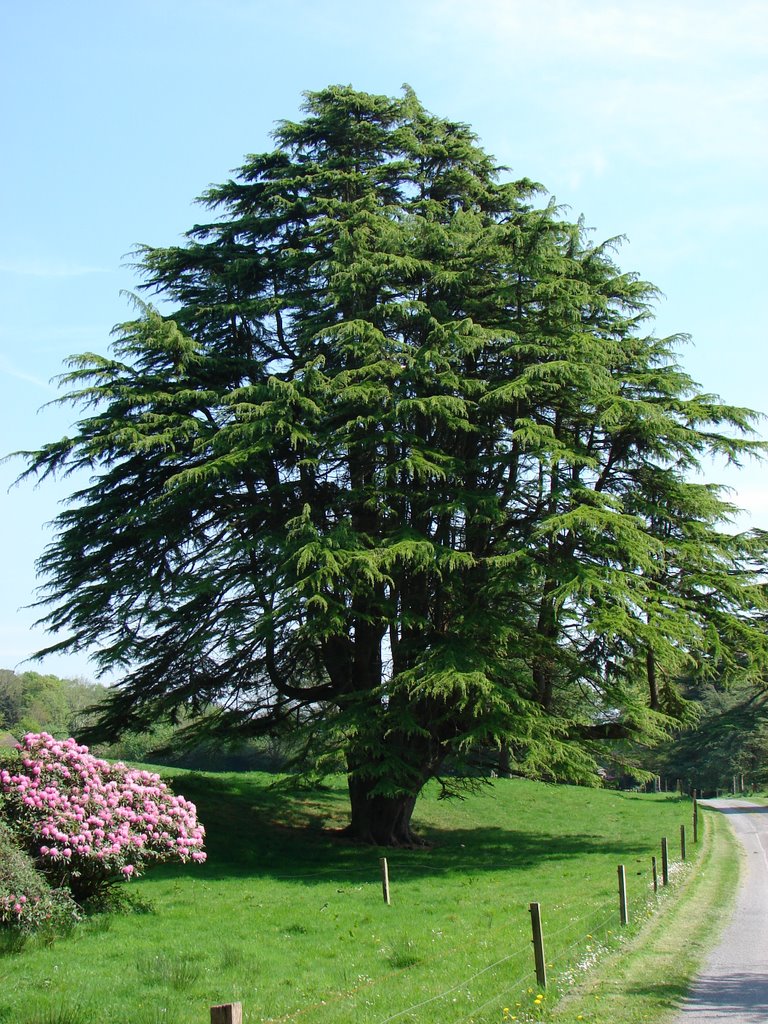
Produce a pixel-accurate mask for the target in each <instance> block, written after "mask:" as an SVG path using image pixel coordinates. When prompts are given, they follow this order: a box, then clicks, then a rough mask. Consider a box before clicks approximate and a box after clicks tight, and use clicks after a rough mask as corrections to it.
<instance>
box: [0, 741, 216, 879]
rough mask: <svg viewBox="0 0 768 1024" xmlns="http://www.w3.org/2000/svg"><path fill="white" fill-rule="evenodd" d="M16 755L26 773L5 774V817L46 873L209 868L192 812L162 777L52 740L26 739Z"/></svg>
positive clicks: (1, 789) (131, 873)
mask: <svg viewBox="0 0 768 1024" xmlns="http://www.w3.org/2000/svg"><path fill="white" fill-rule="evenodd" d="M17 749H18V750H19V753H20V757H21V764H22V769H20V770H18V771H15V772H14V771H8V770H7V769H2V770H0V794H3V796H4V797H5V805H6V810H5V812H4V813H6V814H7V815H8V816H9V817H10V818H11V819H12V820H13V822H14V824H15V826H16V828H17V829H19V828H21V830H22V832H23V833H24V836H25V840H26V841H27V843H28V845H29V847H30V851H31V852H33V853H34V854H35V855H36V856H37V857H38V858H39V860H40V863H41V866H42V867H43V868H44V869H45V867H46V865H48V866H49V868H53V867H54V865H55V866H57V867H58V868H60V869H61V870H60V872H58V873H59V874H60V875H61V877H62V879H65V878H67V877H74V878H77V877H82V876H86V877H91V878H95V877H101V878H109V877H120V876H122V877H124V878H131V877H136V876H137V875H138V874H140V873H141V871H142V870H143V869H144V867H146V866H147V865H148V864H152V863H155V864H156V863H160V862H163V861H169V860H181V861H189V860H192V861H204V860H205V857H206V855H205V853H203V840H204V836H205V830H204V829H203V827H202V825H199V824H198V822H197V817H196V810H195V806H194V804H192V803H190V802H189V801H188V800H185V799H184V797H181V796H174V795H173V794H172V793H171V791H170V790H169V789H168V787H167V786H166V785H165V783H163V782H162V781H161V780H160V777H159V776H158V775H155V774H153V773H152V772H147V771H139V770H138V769H133V768H128V767H127V766H126V765H124V764H122V763H120V762H118V763H116V764H110V763H109V762H108V761H103V760H101V759H99V758H97V757H93V756H92V755H91V754H89V753H88V748H87V747H84V746H80V745H78V743H77V742H76V741H75V740H73V739H69V740H55V739H54V738H53V737H52V736H49V735H48V733H39V734H37V733H28V734H27V735H26V736H25V737H24V739H23V741H22V742H21V743H20V744H18V746H17ZM47 873H48V874H51V873H53V874H57V872H56V871H53V872H50V871H47Z"/></svg>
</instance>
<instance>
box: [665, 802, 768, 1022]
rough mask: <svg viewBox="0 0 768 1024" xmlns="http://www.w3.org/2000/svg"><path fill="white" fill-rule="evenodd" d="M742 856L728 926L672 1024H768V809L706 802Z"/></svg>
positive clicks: (749, 804) (738, 803) (740, 803)
mask: <svg viewBox="0 0 768 1024" xmlns="http://www.w3.org/2000/svg"><path fill="white" fill-rule="evenodd" d="M706 803H707V804H708V805H709V806H710V807H714V808H716V809H717V810H719V811H722V813H723V814H727V815H728V818H729V821H730V824H731V825H732V826H733V830H734V832H735V833H736V836H737V838H738V839H739V841H740V842H741V844H742V846H743V847H744V850H745V852H746V858H745V864H744V871H743V875H742V879H741V885H740V888H739V894H738V897H737V900H736V907H735V909H734V912H733V917H732V919H731V922H730V924H729V925H728V927H727V928H726V930H725V932H724V933H723V936H722V939H721V940H720V942H719V943H718V945H717V947H716V948H715V949H714V950H713V951H712V952H711V953H710V955H709V958H708V959H707V962H706V963H705V964H704V967H703V969H702V971H701V974H700V975H699V976H698V978H697V979H696V982H695V984H694V986H693V990H692V991H691V994H690V995H689V996H688V998H687V999H686V1001H685V1003H684V1005H683V1007H682V1010H681V1011H680V1013H679V1015H678V1016H677V1017H676V1018H675V1024H722V1022H723V1021H729V1022H730V1024H766V1022H767V1021H768V807H762V806H760V805H758V804H752V803H750V802H749V801H748V800H708V801H706Z"/></svg>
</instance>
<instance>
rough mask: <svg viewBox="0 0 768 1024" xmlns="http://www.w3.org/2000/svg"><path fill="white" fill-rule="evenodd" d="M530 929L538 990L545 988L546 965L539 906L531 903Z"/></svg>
mask: <svg viewBox="0 0 768 1024" xmlns="http://www.w3.org/2000/svg"><path fill="white" fill-rule="evenodd" d="M529 910H530V913H531V929H532V931H533V959H534V963H535V964H536V981H537V982H538V984H539V987H540V988H543V989H544V988H546V987H547V963H546V960H545V959H544V935H543V932H542V929H541V904H540V903H531V905H530V907H529Z"/></svg>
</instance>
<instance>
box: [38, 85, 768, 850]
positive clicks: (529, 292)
mask: <svg viewBox="0 0 768 1024" xmlns="http://www.w3.org/2000/svg"><path fill="white" fill-rule="evenodd" d="M304 110H305V117H304V119H303V120H302V121H300V122H297V123H293V122H282V123H280V125H279V127H278V128H277V130H276V132H275V141H276V149H275V150H274V151H273V152H271V153H265V154H260V155H255V156H250V157H249V158H248V159H247V161H246V163H245V164H244V166H243V167H242V168H241V169H240V171H239V173H238V175H237V177H236V178H235V179H234V180H230V181H228V182H226V183H225V184H223V185H220V186H217V187H214V188H211V189H209V190H208V191H207V192H206V193H205V194H204V196H203V197H202V203H203V205H204V207H205V208H206V209H207V210H209V211H211V213H212V215H214V219H212V220H211V221H210V222H208V223H204V224H200V225H197V226H195V227H194V228H193V229H192V230H191V231H190V232H189V233H188V235H187V240H186V243H185V244H184V245H181V246H174V247H170V248H154V247H142V248H141V249H140V250H139V254H138V259H139V267H140V269H141V271H142V273H143V275H144V278H145V284H144V287H145V288H146V289H149V290H150V291H151V292H154V293H156V294H157V295H159V296H160V297H161V298H162V300H163V308H164V309H168V310H170V311H169V312H164V313H161V312H159V311H158V310H157V309H156V308H154V307H153V306H151V305H148V304H145V303H143V302H138V301H137V304H138V313H137V317H136V319H134V320H132V321H131V322H129V323H126V324H123V325H122V326H121V327H119V328H118V329H117V330H116V337H115V342H114V346H113V350H112V355H111V356H109V357H105V356H99V355H95V354H92V353H89V354H86V355H82V356H78V357H76V358H74V359H73V360H72V361H71V367H70V372H69V373H67V374H66V375H65V376H64V378H63V380H64V383H65V384H66V385H67V386H69V387H70V388H71V391H70V393H69V394H68V395H67V397H66V399H63V400H65V401H73V402H75V403H77V404H79V405H80V406H81V407H82V408H83V409H84V415H83V418H82V419H81V420H80V422H79V423H78V425H77V428H76V431H75V433H74V435H73V436H72V437H66V438H64V439H62V440H61V441H58V442H56V443H53V444H51V445H48V446H46V447H44V448H43V449H41V450H40V451H37V452H29V453H26V454H27V456H28V459H29V468H28V470H27V473H28V474H31V475H34V476H38V477H45V476H46V475H48V474H52V473H67V472H71V471H73V470H81V469H84V470H87V471H88V472H89V474H90V483H88V484H87V485H86V486H85V487H83V488H82V489H80V490H78V491H77V492H76V493H75V494H74V495H73V496H72V500H71V504H70V506H69V507H68V508H67V510H65V511H64V512H63V513H62V514H61V515H60V517H59V519H58V533H57V536H56V539H55V540H54V542H53V543H52V545H51V546H50V548H49V549H48V550H47V551H46V553H45V554H44V555H43V557H42V559H41V562H40V569H41V571H42V573H43V574H44V576H45V578H46V579H47V580H48V583H47V586H46V589H45V591H44V598H43V602H44V604H45V605H46V607H47V609H48V611H47V613H46V615H45V618H44V621H45V622H46V623H47V625H48V627H49V628H50V629H51V630H53V631H54V632H58V633H60V634H61V635H62V636H63V639H60V640H59V641H58V642H57V643H54V644H53V646H52V647H51V648H49V649H48V650H54V651H55V650H77V649H85V648H94V647H95V648H96V649H97V651H98V654H97V657H98V659H99V662H100V664H101V666H102V667H103V668H104V669H109V670H112V671H114V670H115V669H120V670H124V673H125V675H124V679H123V682H122V684H121V686H120V688H119V689H118V690H117V692H116V693H115V694H114V695H113V696H112V698H111V699H110V701H109V704H108V708H107V711H106V712H105V714H104V716H103V722H102V734H104V735H108V736H115V735H117V734H118V733H119V732H120V730H122V729H124V728H128V727H130V728H142V727H144V726H146V725H148V724H150V723H152V722H154V721H155V720H156V719H157V718H158V717H159V716H162V715H164V714H167V713H169V712H173V711H174V710H176V709H179V708H185V709H190V708H191V709H192V710H194V709H195V708H201V707H204V708H208V709H209V711H211V709H213V710H212V711H211V713H209V714H208V715H207V716H205V719H204V722H205V725H206V728H208V729H209V730H213V731H214V732H216V731H218V732H219V733H220V734H221V735H222V736H227V735H231V734H232V733H233V732H235V733H237V734H239V735H253V734H257V733H259V732H262V733H263V732H269V731H274V730H281V729H290V730H299V731H300V732H301V734H302V736H303V743H304V747H303V750H304V755H305V757H306V756H309V755H311V756H313V757H314V758H315V763H316V765H317V767H318V768H319V769H320V770H321V771H322V770H329V769H331V770H332V769H335V768H337V767H338V765H339V763H340V759H341V763H343V765H344V766H345V768H346V770H347V772H348V775H349V790H350V796H351V806H352V820H351V825H350V831H351V833H352V834H353V835H355V836H356V837H359V838H362V839H365V840H369V841H370V840H372V841H376V842H380V843H408V842H411V841H412V840H413V836H412V835H411V831H410V817H411V812H412V810H413V805H414V802H415V800H416V797H417V795H418V793H419V791H420V790H421V788H422V786H423V785H424V784H425V782H426V781H427V780H428V779H430V778H434V777H437V778H440V779H442V780H443V783H444V786H445V790H446V792H450V791H452V789H453V788H454V787H455V785H456V782H457V780H459V779H460V778H461V777H463V776H467V775H468V774H472V773H475V774H476V773H477V771H478V767H477V764H478V760H482V759H483V757H486V758H487V757H488V756H489V755H490V754H492V753H493V752H495V754H494V756H499V755H500V768H501V770H502V771H504V772H512V773H519V774H526V775H531V776H540V777H545V778H549V779H562V778H567V779H571V780H579V781H585V782H588V781H590V780H593V781H594V779H595V771H596V767H597V760H596V759H597V758H598V757H599V756H600V750H601V748H600V744H601V743H602V742H605V741H610V740H615V739H617V738H625V739H632V740H638V739H641V740H642V739H652V738H654V737H658V736H660V735H661V734H663V732H664V730H665V729H666V728H668V726H669V725H670V724H671V723H672V722H673V721H676V720H677V719H679V718H680V716H681V715H683V716H684V715H685V714H686V713H687V709H686V704H685V702H684V701H682V700H681V699H680V698H679V696H678V694H677V691H676V690H675V686H674V682H675V678H676V677H678V676H679V675H680V673H681V672H682V671H683V670H685V671H686V672H687V673H688V674H689V675H690V674H691V673H692V672H699V673H703V674H711V675H722V674H728V673H733V672H737V671H738V672H739V673H743V672H746V673H751V674H753V675H759V673H760V672H761V671H762V670H763V667H764V665H765V660H766V645H765V637H764V631H763V629H762V627H761V626H760V625H759V624H758V622H757V620H756V619H755V617H754V616H753V610H754V609H755V608H756V607H762V605H763V596H762V591H761V589H760V587H759V585H758V583H757V582H756V580H757V577H756V572H757V570H758V569H759V567H760V565H761V564H762V561H761V559H762V555H763V551H762V545H761V541H760V538H759V537H745V536H741V537H732V536H728V535H726V534H724V533H722V532H720V529H721V527H722V526H723V524H724V523H727V521H728V519H729V516H730V515H731V514H732V512H733V509H732V507H731V506H730V505H729V504H728V503H727V502H726V501H725V500H724V498H723V496H722V494H721V491H720V489H719V488H717V487H715V486H712V485H708V484H702V483H690V482H689V476H690V474H691V473H692V472H693V471H695V470H696V469H697V468H698V467H699V465H700V463H701V462H702V460H705V459H707V458H708V457H709V456H710V455H712V454H715V455H722V456H725V458H726V459H729V460H731V461H734V462H738V461H739V460H740V459H741V458H742V456H743V455H745V454H748V453H749V454H752V453H755V452H756V451H757V449H758V448H759V445H758V444H757V443H756V442H754V441H753V440H750V437H749V435H750V433H751V427H752V422H753V420H754V418H755V417H754V414H752V413H751V412H749V411H748V410H744V409H739V408H735V407H732V406H727V405H724V404H722V403H721V402H720V401H719V400H718V399H717V398H716V397H713V396H710V395H704V394H701V393H700V392H699V390H698V389H697V386H696V385H695V384H694V382H693V381H691V379H690V378H689V377H688V376H687V375H686V374H685V373H684V371H683V370H682V369H681V368H680V367H679V366H678V365H677V362H676V356H675V347H676V345H677V343H678V342H679V340H680V339H679V338H676V337H674V338H664V339H660V338H656V337H654V336H653V335H652V334H650V333H647V332H648V330H649V326H648V320H649V316H650V310H651V306H652V303H653V301H654V298H655V294H656V293H655V289H654V288H653V287H652V286H651V285H649V284H647V283H645V282H644V281H641V280H639V279H638V278H637V277H636V276H635V275H633V274H626V273H623V272H621V271H620V270H619V268H618V267H617V266H616V264H615V263H614V259H613V255H612V253H613V248H614V246H613V245H612V243H605V244H601V245H597V244H593V243H592V242H591V241H590V240H589V238H588V235H587V232H586V231H585V229H584V226H583V225H582V224H581V223H570V222H568V221H567V220H565V219H563V216H562V213H561V211H560V210H559V209H558V208H557V207H556V206H555V205H554V203H552V202H548V201H547V200H546V197H543V195H542V190H541V188H540V187H539V186H537V185H535V184H534V183H533V182H531V181H528V180H525V179H523V180H519V181H503V180H501V171H502V169H501V168H499V167H497V166H496V164H495V163H494V161H493V160H492V159H491V158H490V157H489V156H488V155H487V154H486V153H485V152H483V150H482V149H481V148H480V147H479V146H478V144H477V141H476V138H475V136H474V135H473V133H472V132H471V130H470V129H469V128H468V127H467V126H466V125H463V124H459V123H455V122H452V121H447V120H444V119H442V118H439V117H436V116H434V115H432V114H430V113H429V112H427V111H426V110H425V109H424V108H423V107H422V106H421V104H420V103H419V101H418V100H417V98H416V96H415V95H414V94H413V92H412V91H411V90H410V89H407V88H406V89H405V90H404V93H403V96H402V97H401V98H395V99H392V98H388V97H384V96H372V95H367V94H365V93H360V92H356V91H354V90H353V89H352V88H351V87H330V88H327V89H324V90H322V91H320V92H314V93H309V94H307V96H306V102H305V106H304Z"/></svg>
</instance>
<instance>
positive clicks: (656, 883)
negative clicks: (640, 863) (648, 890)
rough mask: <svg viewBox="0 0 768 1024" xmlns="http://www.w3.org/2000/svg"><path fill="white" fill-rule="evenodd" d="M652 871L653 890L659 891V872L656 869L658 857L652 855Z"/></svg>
mask: <svg viewBox="0 0 768 1024" xmlns="http://www.w3.org/2000/svg"><path fill="white" fill-rule="evenodd" d="M651 871H652V872H653V891H654V892H658V891H659V873H658V871H657V870H656V858H655V857H651Z"/></svg>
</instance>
